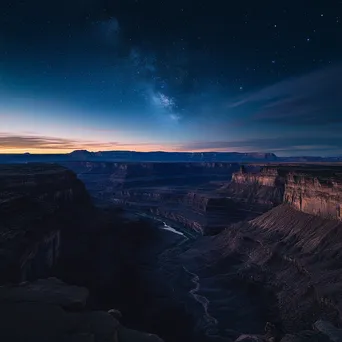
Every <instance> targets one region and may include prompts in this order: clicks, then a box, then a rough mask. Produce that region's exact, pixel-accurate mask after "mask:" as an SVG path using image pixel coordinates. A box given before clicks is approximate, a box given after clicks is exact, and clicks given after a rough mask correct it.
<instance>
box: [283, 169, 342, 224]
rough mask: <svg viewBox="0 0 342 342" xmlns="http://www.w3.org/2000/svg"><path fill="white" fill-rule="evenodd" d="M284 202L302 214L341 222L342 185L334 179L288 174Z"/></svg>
mask: <svg viewBox="0 0 342 342" xmlns="http://www.w3.org/2000/svg"><path fill="white" fill-rule="evenodd" d="M284 202H286V203H289V204H291V205H292V206H293V207H294V208H296V209H297V210H300V211H302V212H304V213H308V214H312V215H318V216H321V217H325V218H330V219H337V220H340V221H341V220H342V183H341V182H340V181H339V180H336V179H327V180H325V181H322V180H319V179H318V178H317V177H314V176H310V175H305V174H294V173H290V174H289V175H288V176H287V179H286V185H285V194H284Z"/></svg>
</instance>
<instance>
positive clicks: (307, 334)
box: [0, 161, 342, 342]
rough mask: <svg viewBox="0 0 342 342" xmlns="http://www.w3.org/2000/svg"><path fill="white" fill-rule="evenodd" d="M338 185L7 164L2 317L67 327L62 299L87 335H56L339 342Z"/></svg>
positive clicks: (234, 170) (2, 204) (269, 174)
mask: <svg viewBox="0 0 342 342" xmlns="http://www.w3.org/2000/svg"><path fill="white" fill-rule="evenodd" d="M341 181H342V167H340V166H339V165H331V164H319V165H317V164H316V165H310V164H293V163H292V164H291V163H280V164H277V163H275V162H272V163H267V164H265V163H245V164H243V165H242V164H240V163H235V162H233V163H224V162H194V163H190V162H182V163H165V162H164V163H157V162H151V163H147V162H146V163H145V162H143V163H136V162H134V163H128V162H103V161H101V162H97V161H71V162H70V161H64V162H61V163H60V165H57V164H53V163H50V164H39V163H32V164H31V163H28V164H17V165H14V164H5V165H0V196H1V197H0V198H1V201H0V218H1V220H0V232H1V250H0V251H1V256H0V266H1V279H0V280H1V283H2V284H3V286H0V302H1V303H2V309H1V314H2V315H4V314H5V313H6V312H8V313H11V314H12V313H13V315H14V314H15V312H16V310H21V309H20V308H19V307H18V308H17V307H16V306H17V305H19V304H20V305H22V308H25V310H28V311H25V312H33V313H34V314H36V315H37V319H38V318H39V319H40V317H41V314H38V313H37V312H46V314H47V315H57V313H54V312H53V313H52V312H50V307H49V308H47V304H48V302H49V298H51V297H52V298H55V297H58V294H59V293H60V292H61V291H62V292H63V291H64V292H63V293H64V295H63V296H62V295H61V296H59V297H58V300H55V302H54V305H55V306H56V307H57V309H56V310H59V311H58V312H59V313H58V315H59V316H58V317H61V318H58V322H59V320H63V322H69V323H65V324H66V326H68V327H70V324H71V326H72V327H74V326H77V328H68V329H69V330H68V329H67V330H65V329H66V328H65V325H62V328H61V329H59V330H58V331H59V334H62V335H63V336H66V335H68V338H71V337H70V336H72V338H76V337H77V338H78V340H80V341H88V340H90V338H95V340H96V341H97V340H99V341H100V340H101V341H102V339H100V338H103V341H104V340H105V338H108V341H109V340H113V341H116V340H118V341H135V340H137V341H140V340H141V341H145V340H146V341H150V340H151V341H158V340H159V338H158V337H157V336H156V335H158V336H160V338H161V339H163V340H164V341H165V342H174V341H180V342H182V341H184V342H185V341H203V342H207V341H222V342H229V341H252V340H253V341H269V342H270V341H282V342H286V341H287V342H291V341H292V342H295V341H299V342H301V341H302V342H304V341H322V342H323V341H339V339H338V338H339V336H340V330H339V328H340V327H341V303H340V300H341V284H342V278H341V275H342V269H341V265H342V264H341V261H340V258H341V253H340V249H341V244H340V241H341V240H340V239H341V231H342V230H341V229H342V222H341V205H342V185H341V184H342V183H341ZM48 277H50V278H48ZM51 277H54V278H51ZM40 278H45V279H44V280H37V279H40ZM56 278H59V279H61V280H58V279H56ZM37 282H38V283H37ZM37 284H38V285H39V286H38V285H37ZM85 288H87V289H88V290H86V289H85ZM35 289H44V290H43V291H41V290H39V291H38V293H39V295H38V294H37V293H36V292H34V291H35ZM32 291H33V292H34V293H33V294H32ZM43 293H44V295H43ZM70 293H71V294H72V295H71V297H72V298H73V301H76V302H77V301H81V302H82V305H80V303H73V304H72V305H71V304H70V303H69V304H65V300H67V299H66V298H70ZM68 294H69V295H68ZM31 296H33V297H34V300H33V302H34V303H35V304H34V305H35V307H34V308H33V309H31V308H28V309H26V306H27V305H28V306H30V305H31V304H30V305H29V304H27V302H32V300H31V299H30V298H31ZM80 297H81V299H79V298H80ZM86 298H87V300H86ZM18 303H19V304H18ZM25 303H26V304H25ZM114 308H115V309H118V310H119V311H120V312H121V313H118V312H117V311H116V310H111V309H114ZM23 310H24V309H23ZM30 310H34V311H30ZM39 310H41V311H39ZM44 310H45V311H44ZM53 310H55V309H53ZM61 310H62V311H61ZM56 312H57V311H56ZM69 312H75V315H76V316H77V315H84V316H82V317H88V315H90V316H91V317H92V318H91V321H89V322H94V323H91V324H90V325H91V326H94V327H95V328H94V329H92V330H91V329H90V330H89V329H85V328H84V326H82V324H81V323H79V321H78V320H79V316H77V319H76V323H70V320H71V321H72V322H75V320H73V319H72V316H69V315H70V313H69ZM101 315H102V316H101ZM76 316H75V317H76ZM9 317H10V315H9ZM51 317H52V316H51ZM94 317H95V318H94ZM98 317H104V318H103V320H104V322H108V323H106V324H108V325H107V326H104V325H103V326H101V327H100V328H99V326H98V325H97V323H95V322H97V320H98V319H100V318H98ZM32 319H33V318H32ZM82 319H83V318H82ZM87 319H88V318H87ZM89 319H90V318H89ZM93 319H94V320H95V321H93ZM13 320H14V318H8V321H6V322H7V323H6V324H5V323H4V324H3V325H2V326H1V327H0V336H4V335H1V332H2V331H7V334H9V333H11V334H14V332H13V329H12V330H11V332H8V331H10V329H7V330H6V329H5V326H11V324H14V325H15V323H13ZM21 320H24V318H23V319H22V318H20V319H18V324H23V323H20V322H22V321H21ZM4 322H5V321H4ZM8 322H9V323H8ZM14 322H15V321H14ZM32 322H33V323H32V324H33V326H34V324H35V323H34V322H35V321H34V319H33V321H32ZM63 324H64V323H63ZM108 327H109V328H108ZM125 327H127V328H125ZM32 329H33V328H32ZM98 329H100V330H98ZM102 329H104V330H102ZM106 329H109V330H106ZM30 331H32V330H30ZM104 331H109V332H108V334H109V335H108V336H104V335H103V332H104ZM139 331H147V332H149V333H151V334H152V335H150V334H147V333H139ZM98 334H100V335H101V334H102V335H101V336H102V337H101V336H100V335H98ZM130 334H131V335H130ZM132 334H133V335H134V334H135V336H136V337H135V338H136V339H134V337H130V336H133V335H132ZM137 334H138V335H137ZM154 334H155V335H154ZM62 335H60V338H62V337H63V336H62ZM69 335H70V336H69ZM80 335H82V336H81V337H82V339H81V337H80ZM61 336H62V337H61ZM127 336H128V337H127ZM137 336H138V337H137ZM63 338H64V337H63ZM87 338H88V339H87ZM115 338H116V340H115ZM129 338H130V339H129ZM57 340H58V339H56V341H57ZM59 340H60V339H59ZM78 340H77V341H78Z"/></svg>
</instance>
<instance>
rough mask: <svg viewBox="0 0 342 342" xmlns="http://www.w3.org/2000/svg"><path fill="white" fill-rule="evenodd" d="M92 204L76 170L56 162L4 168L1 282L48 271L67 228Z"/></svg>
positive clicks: (0, 193)
mask: <svg viewBox="0 0 342 342" xmlns="http://www.w3.org/2000/svg"><path fill="white" fill-rule="evenodd" d="M89 208H91V203H90V199H89V196H88V194H87V192H86V190H85V187H84V185H83V184H82V183H81V182H80V181H79V180H78V179H77V177H76V175H75V174H74V173H73V172H72V171H70V170H67V169H65V168H64V167H61V166H58V165H54V164H45V165H40V164H32V165H30V164H27V165H6V166H1V167H0V251H1V254H0V267H1V276H0V281H1V282H4V281H23V280H26V279H30V278H34V277H36V276H39V275H44V273H46V272H48V270H49V269H50V268H51V267H52V266H53V265H54V264H55V263H56V261H57V259H58V257H59V255H60V242H61V231H62V230H63V229H67V228H68V227H70V225H75V222H74V219H75V217H74V216H73V215H77V214H78V215H79V214H80V212H81V211H84V210H86V211H87V210H88V211H89Z"/></svg>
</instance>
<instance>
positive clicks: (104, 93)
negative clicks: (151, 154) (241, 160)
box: [0, 0, 342, 155]
mask: <svg viewBox="0 0 342 342" xmlns="http://www.w3.org/2000/svg"><path fill="white" fill-rule="evenodd" d="M341 6H342V4H341V3H340V2H339V1H332V2H331V3H330V5H329V6H325V4H324V3H322V4H318V3H317V4H316V3H315V5H312V2H309V1H306V0H304V1H301V2H297V3H286V4H285V3H279V2H275V1H271V0H267V1H264V2H263V3H262V4H261V3H258V2H255V1H252V0H250V1H245V2H243V3H239V2H234V3H229V4H228V3H227V2H224V1H220V2H217V3H215V5H214V4H211V3H208V2H207V1H197V2H196V3H195V4H194V2H193V1H180V0H174V1H159V0H158V1H157V0H150V1H148V2H147V1H142V0H125V1H123V0H121V1H115V2H108V1H104V0H98V1H95V0H86V1H82V2H81V1H78V0H69V1H66V0H60V1H58V2H56V1H52V2H49V3H46V2H44V1H42V0H33V1H31V2H21V1H19V0H14V1H12V2H11V4H8V5H7V4H5V3H4V4H3V3H2V4H1V8H0V56H1V59H0V120H1V125H0V133H1V135H0V149H1V148H2V149H3V150H4V149H6V151H8V150H16V148H19V147H18V146H21V147H20V148H22V143H23V141H28V142H30V148H31V149H32V150H34V149H35V148H36V150H40V149H44V148H46V144H44V143H43V142H42V139H47V141H51V139H52V140H54V141H58V142H61V144H58V149H62V148H61V146H62V145H63V141H64V142H65V149H63V150H69V149H71V148H73V147H75V146H77V145H78V144H79V145H82V146H89V144H90V145H91V144H93V146H96V147H94V149H101V146H102V148H103V149H111V146H112V147H115V148H122V149H130V148H131V149H136V148H139V149H145V150H148V149H152V150H155V149H158V150H159V149H165V150H184V149H192V150H198V149H202V150H213V149H215V150H219V151H221V150H239V151H246V152H248V151H264V152H277V153H278V154H279V155H282V154H283V155H284V154H297V155H298V154H308V153H309V154H320V155H329V154H342V138H341V136H340V132H341V129H342V116H341V115H340V113H341V110H342V103H341V98H342V94H341V89H342V87H341V84H340V80H341V79H342V67H341V63H342V50H341V49H340V47H339V45H338V44H336V42H338V41H341V40H342V23H341V18H340V16H339V13H341V12H342V7H341ZM37 9H39V11H38V10H37ZM18 137H20V138H21V140H18ZM23 139H24V140H23ZM25 139H26V140H25ZM1 141H2V145H1ZM16 142H17V145H16Z"/></svg>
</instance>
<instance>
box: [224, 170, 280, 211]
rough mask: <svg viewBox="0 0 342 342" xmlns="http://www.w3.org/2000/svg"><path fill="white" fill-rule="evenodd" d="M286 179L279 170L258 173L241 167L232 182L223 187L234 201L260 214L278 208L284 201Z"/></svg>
mask: <svg viewBox="0 0 342 342" xmlns="http://www.w3.org/2000/svg"><path fill="white" fill-rule="evenodd" d="M284 183H285V179H284V177H282V176H280V175H279V174H278V171H277V169H273V168H264V169H262V170H261V171H260V172H257V173H249V172H246V171H245V169H244V167H241V169H240V171H239V172H236V173H233V175H232V181H231V182H230V183H229V184H228V185H226V186H224V187H222V189H221V192H222V193H225V194H226V195H227V196H228V197H230V198H231V199H232V200H234V201H236V202H240V203H245V204H246V205H247V207H246V209H247V210H248V208H250V209H252V208H254V209H255V210H257V211H259V212H263V211H265V210H267V209H270V208H272V207H273V206H276V205H278V204H280V203H282V201H283V194H284Z"/></svg>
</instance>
